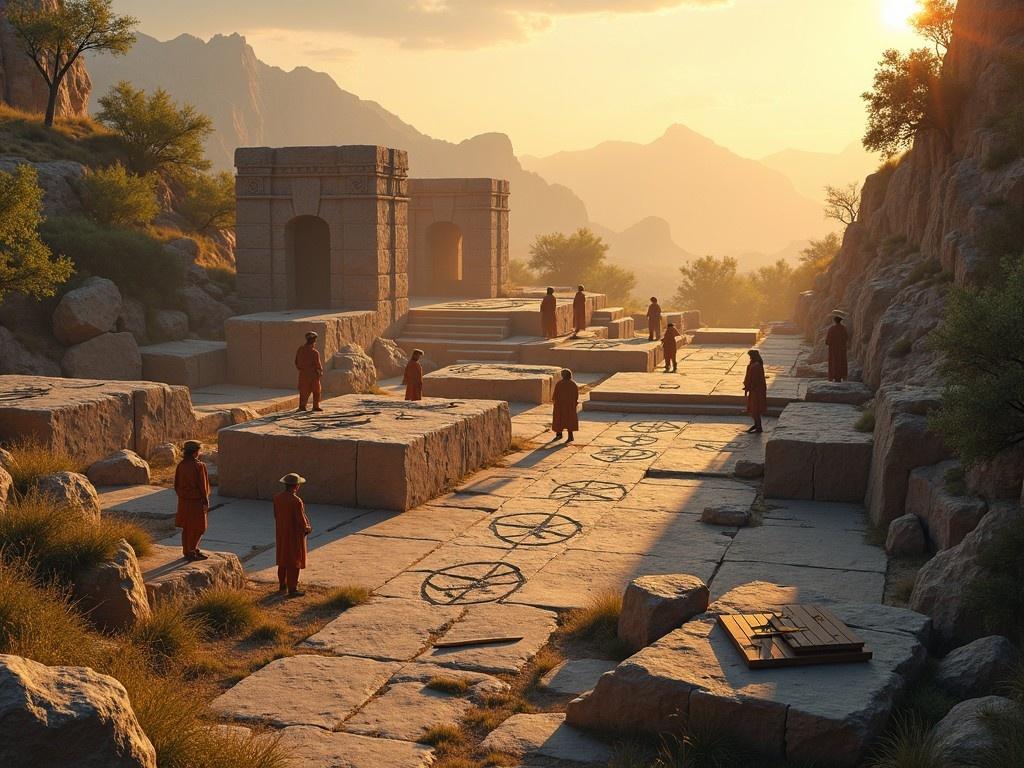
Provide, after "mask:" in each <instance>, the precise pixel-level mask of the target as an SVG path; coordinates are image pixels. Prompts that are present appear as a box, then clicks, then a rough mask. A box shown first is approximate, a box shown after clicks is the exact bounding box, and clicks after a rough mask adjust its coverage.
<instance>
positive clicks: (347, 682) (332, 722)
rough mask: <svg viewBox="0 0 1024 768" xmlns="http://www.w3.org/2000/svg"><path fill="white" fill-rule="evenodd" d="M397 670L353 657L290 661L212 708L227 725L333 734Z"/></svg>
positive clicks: (274, 665)
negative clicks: (248, 724)
mask: <svg viewBox="0 0 1024 768" xmlns="http://www.w3.org/2000/svg"><path fill="white" fill-rule="evenodd" d="M400 667H401V665H400V664H396V663H388V662H382V661H373V660H371V659H360V658H357V657H355V656H312V655H299V656H288V657H285V658H283V659H277V660H276V661H272V662H270V663H269V664H267V666H265V667H263V668H262V669H259V670H257V671H256V672H254V673H253V674H251V675H249V677H246V678H244V679H242V680H241V681H239V682H238V683H236V684H235V686H234V687H233V688H231V689H230V690H229V691H227V692H225V693H222V694H221V695H220V696H218V697H217V698H216V699H214V701H213V703H212V704H211V707H212V709H213V711H214V712H216V713H217V714H218V715H220V716H221V717H224V718H227V719H231V720H240V721H243V722H263V723H268V724H270V725H274V726H277V727H285V726H289V725H315V726H319V727H320V728H327V729H332V728H336V727H337V726H338V725H339V724H340V723H341V722H342V721H343V720H344V719H345V718H346V717H348V716H349V715H351V714H352V713H353V712H355V710H356V709H358V708H359V707H361V706H362V705H363V704H364V703H365V702H366V701H367V700H368V699H369V698H370V697H371V696H373V694H374V693H376V692H377V690H379V689H380V687H381V686H382V685H384V683H386V682H387V680H388V678H390V677H391V675H393V674H394V673H395V672H397V671H398V670H399V669H400Z"/></svg>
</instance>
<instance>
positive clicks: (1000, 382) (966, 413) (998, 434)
mask: <svg viewBox="0 0 1024 768" xmlns="http://www.w3.org/2000/svg"><path fill="white" fill-rule="evenodd" d="M1004 265H1005V266H1004V270H1003V271H1004V275H1003V276H1002V278H1001V279H999V280H994V281H992V282H991V283H989V284H988V285H986V286H985V287H983V288H970V289H967V288H957V289H954V290H953V291H952V292H951V293H950V296H949V301H948V303H947V305H946V313H945V317H944V318H943V321H942V323H941V324H940V325H939V327H938V328H937V329H936V331H935V333H934V336H933V340H932V343H933V345H934V348H935V349H937V350H938V351H939V352H940V353H942V362H941V367H940V371H941V373H942V374H943V377H944V380H945V382H946V387H945V391H944V393H943V398H942V406H941V408H939V410H938V411H937V412H935V413H934V414H933V415H932V423H933V426H934V427H935V428H936V429H937V430H938V431H939V432H940V433H941V434H942V435H943V437H944V438H945V440H946V442H947V443H948V444H949V445H950V447H952V448H953V449H954V450H956V451H957V453H958V454H960V457H961V458H962V459H963V460H964V462H966V463H968V464H970V463H974V462H977V461H979V460H983V459H987V458H991V457H992V456H995V455H996V454H997V453H999V452H1000V451H1003V450H1005V449H1007V448H1010V447H1012V446H1015V445H1019V444H1021V443H1024V332H1022V329H1021V325H1022V324H1021V307H1024V256H1017V257H1015V258H1013V259H1009V260H1007V261H1005V262H1004Z"/></svg>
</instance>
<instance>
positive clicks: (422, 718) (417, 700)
mask: <svg viewBox="0 0 1024 768" xmlns="http://www.w3.org/2000/svg"><path fill="white" fill-rule="evenodd" d="M471 706H472V704H471V702H470V701H469V699H468V698H465V697H462V696H453V695H451V694H447V693H442V692H440V691H435V690H433V689H431V688H427V687H426V686H425V685H424V684H423V683H418V682H411V683H395V684H393V685H392V686H391V687H390V688H389V689H388V690H387V691H386V692H385V693H384V694H382V695H381V696H378V697H377V698H375V699H373V700H372V701H371V702H370V703H369V704H367V705H366V706H365V707H363V708H362V709H361V710H359V711H358V712H357V713H356V714H354V715H353V716H352V717H350V718H349V719H348V720H346V721H345V724H344V726H343V728H344V729H345V730H346V731H348V732H349V733H359V734H363V735H364V736H379V737H382V738H385V739H401V740H403V741H416V740H417V739H419V738H420V737H422V736H423V732H424V731H426V730H427V729H429V728H433V727H434V726H438V725H451V726H457V725H458V723H459V721H460V720H461V719H462V716H463V715H464V714H465V713H466V710H468V709H469V708H470V707H471Z"/></svg>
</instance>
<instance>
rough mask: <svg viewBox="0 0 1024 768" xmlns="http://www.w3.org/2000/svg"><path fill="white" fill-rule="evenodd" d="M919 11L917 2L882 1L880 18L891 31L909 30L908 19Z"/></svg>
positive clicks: (914, 0) (909, 0)
mask: <svg viewBox="0 0 1024 768" xmlns="http://www.w3.org/2000/svg"><path fill="white" fill-rule="evenodd" d="M920 10H921V6H920V4H919V3H918V0H882V18H883V19H884V20H885V23H886V24H887V25H889V26H890V27H892V28H893V29H900V30H905V29H909V28H910V17H911V16H913V15H914V14H915V13H917V12H918V11H920Z"/></svg>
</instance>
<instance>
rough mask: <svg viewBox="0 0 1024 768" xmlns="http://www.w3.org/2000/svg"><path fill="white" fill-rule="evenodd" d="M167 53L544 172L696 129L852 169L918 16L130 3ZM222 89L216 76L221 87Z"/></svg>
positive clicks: (747, 146) (864, 1)
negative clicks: (834, 160)
mask: <svg viewBox="0 0 1024 768" xmlns="http://www.w3.org/2000/svg"><path fill="white" fill-rule="evenodd" d="M114 6H115V8H116V9H117V10H118V11H119V12H121V13H130V14H133V15H135V16H138V17H139V18H140V19H141V21H142V24H141V31H142V32H145V33H146V34H149V35H152V36H154V37H157V38H159V39H161V40H165V39H168V38H171V37H175V36H177V35H179V34H181V33H186V32H187V33H190V34H193V35H197V36H199V37H202V38H204V39H207V38H209V37H210V36H212V35H214V34H217V33H224V34H228V33H232V32H239V33H241V34H243V35H245V37H246V38H247V39H248V40H249V42H250V44H251V45H252V46H253V47H254V49H255V50H256V54H257V55H258V56H259V57H260V58H261V59H263V60H264V61H266V62H267V63H269V64H273V65H276V66H280V67H283V68H285V69H291V68H293V67H296V66H307V67H310V68H312V69H316V70H321V71H324V72H327V73H329V74H330V75H331V76H332V77H334V79H335V80H336V81H337V82H338V84H339V85H340V86H341V87H342V88H344V89H346V90H348V91H351V92H353V93H355V94H356V95H358V96H360V97H362V98H365V99H371V100H374V101H377V102H379V103H380V104H381V105H382V106H384V107H385V108H387V109H389V110H391V111H392V112H395V113H396V114H398V115H399V116H400V117H401V118H402V119H404V120H406V121H408V122H410V123H412V124H413V125H415V126H416V127H417V128H419V129H420V130H421V131H424V132H426V133H429V134H431V135H433V136H436V137H438V138H443V139H448V140H451V141H459V140H462V139H464V138H467V137H469V136H473V135H475V134H478V133H483V132H487V131H499V132H502V133H507V134H509V136H511V138H512V141H513V143H514V145H515V149H516V151H517V152H518V153H525V154H533V155H546V154H550V153H553V152H557V151H559V150H563V149H581V148H586V147H590V146H593V145H594V144H597V143H600V142H602V141H605V140H609V139H621V140H630V141H640V142H648V141H651V140H653V139H654V138H656V137H658V136H660V135H661V134H662V133H663V132H664V131H665V129H666V127H668V126H669V125H670V124H672V123H683V124H685V125H687V126H689V127H690V128H692V129H693V130H695V131H697V132H699V133H702V134H704V135H706V136H708V137H710V138H712V139H714V140H715V141H716V142H718V143H719V144H722V145H724V146H726V147H728V148H730V149H732V150H734V151H736V152H738V153H739V154H742V155H745V156H748V157H760V156H763V155H766V154H769V153H772V152H775V151H778V150H781V149H785V148H790V147H792V148H799V149H806V150H815V151H839V150H841V149H842V148H843V147H845V146H846V145H848V144H850V143H851V142H853V141H855V140H857V139H858V138H859V137H860V135H861V132H862V128H863V124H864V109H863V104H862V102H861V100H860V98H859V94H860V93H861V92H862V91H864V90H865V89H866V88H867V87H868V86H869V85H870V82H871V76H872V72H873V70H874V66H875V63H876V61H877V60H878V58H879V55H880V54H881V52H882V50H883V49H885V48H887V47H896V48H901V49H906V48H910V47H913V46H916V45H920V44H921V43H919V42H918V41H917V39H916V38H915V37H914V36H913V34H912V33H911V31H910V29H909V28H908V26H907V25H906V19H907V17H908V16H909V15H910V14H911V13H912V12H913V10H914V7H915V0H291V2H285V1H283V0H115V3H114ZM210 75H211V77H216V73H215V72H211V73H210Z"/></svg>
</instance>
